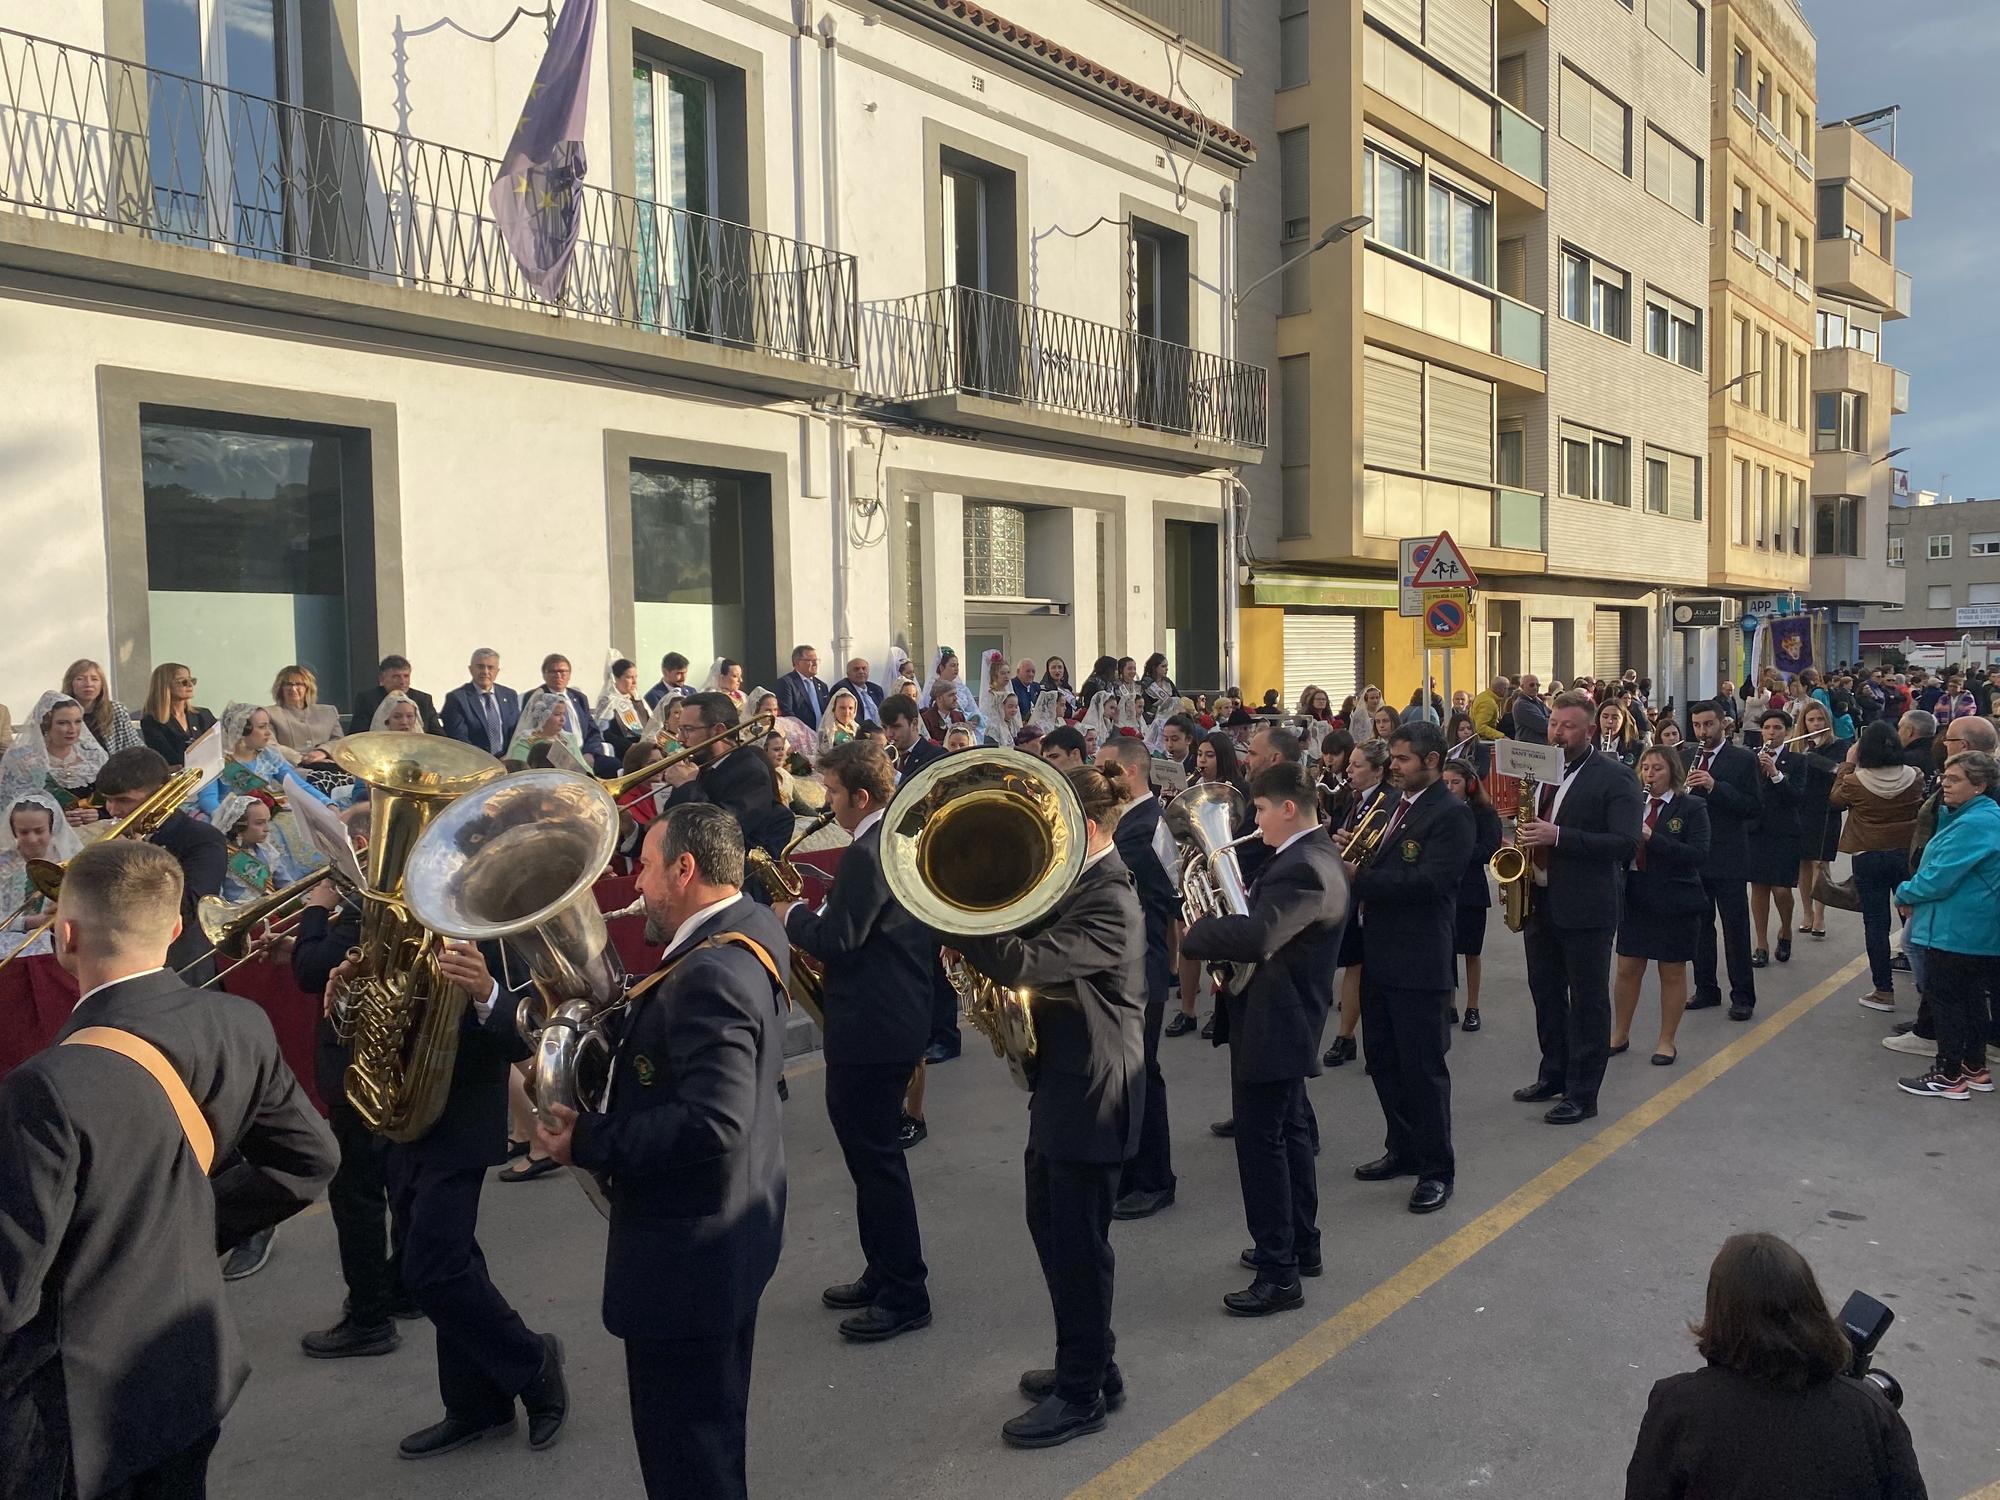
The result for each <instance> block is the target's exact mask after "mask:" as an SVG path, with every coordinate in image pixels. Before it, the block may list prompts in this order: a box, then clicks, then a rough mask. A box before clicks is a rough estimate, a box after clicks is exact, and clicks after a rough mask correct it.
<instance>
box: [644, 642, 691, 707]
mask: <svg viewBox="0 0 2000 1500" xmlns="http://www.w3.org/2000/svg"><path fill="white" fill-rule="evenodd" d="M693 691H694V689H693V688H691V687H689V686H688V659H687V658H686V657H685V656H682V655H681V654H680V652H678V651H669V652H668V653H667V654H666V655H665V656H663V657H661V658H660V680H659V681H658V682H656V683H654V684H653V685H652V686H651V687H649V688H647V689H646V707H648V708H658V707H659V706H660V700H661V699H662V698H664V697H666V696H667V695H668V694H669V693H672V694H673V695H674V696H675V697H676V698H685V697H686V696H687V695H688V694H689V693H691V692H693Z"/></svg>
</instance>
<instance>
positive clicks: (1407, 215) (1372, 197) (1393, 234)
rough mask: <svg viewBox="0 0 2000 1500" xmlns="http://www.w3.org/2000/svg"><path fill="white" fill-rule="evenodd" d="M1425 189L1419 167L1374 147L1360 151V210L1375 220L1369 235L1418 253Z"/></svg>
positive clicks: (1398, 247)
mask: <svg viewBox="0 0 2000 1500" xmlns="http://www.w3.org/2000/svg"><path fill="white" fill-rule="evenodd" d="M1422 189H1423V174H1422V173H1421V172H1420V171H1419V170H1418V169H1417V168H1416V167H1413V166H1411V165H1410V164H1409V163H1408V162H1403V161H1398V160H1397V159H1396V158H1395V157H1393V156H1391V155H1389V154H1388V153H1387V152H1385V151H1380V150H1378V149H1376V148H1375V147H1374V146H1368V147H1365V148H1364V149H1363V150H1362V153H1361V211H1362V212H1363V213H1364V214H1366V215H1368V216H1369V217H1370V218H1372V219H1373V220H1374V221H1375V222H1374V223H1373V224H1371V225H1370V226H1369V228H1368V238H1370V239H1371V240H1375V241H1377V242H1378V243H1380V244H1384V245H1390V246H1393V247H1394V248H1395V249H1398V250H1403V251H1407V252H1408V253H1409V254H1411V255H1415V254H1416V253H1417V248H1418V247H1417V223H1418V213H1419V209H1418V205H1419V204H1420V203H1421V202H1422V197H1421V193H1422Z"/></svg>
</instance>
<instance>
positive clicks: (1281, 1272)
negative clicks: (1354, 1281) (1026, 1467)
mask: <svg viewBox="0 0 2000 1500" xmlns="http://www.w3.org/2000/svg"><path fill="white" fill-rule="evenodd" d="M1250 796H1251V800H1252V803H1253V805H1254V807H1255V809H1256V811H1255V815H1254V816H1255V819H1256V826H1257V831H1258V832H1259V833H1260V834H1262V835H1263V841H1264V845H1265V847H1266V848H1267V849H1269V850H1270V858H1269V859H1268V860H1267V861H1266V862H1265V864H1264V866H1263V869H1262V871H1261V872H1260V873H1259V874H1258V876H1257V879H1256V881H1255V883H1254V884H1253V885H1252V886H1251V888H1250V891H1249V899H1250V910H1249V911H1248V912H1246V913H1244V914H1243V915H1240V916H1237V915H1222V916H1212V917H1203V918H1201V919H1200V920H1198V921H1196V922H1194V923H1193V924H1191V925H1190V926H1189V927H1188V930H1187V931H1186V932H1185V933H1183V934H1182V935H1181V952H1182V953H1183V954H1185V955H1187V956H1188V957H1190V958H1197V959H1204V960H1229V961H1233V962H1238V963H1254V964H1256V966H1257V968H1256V971H1255V973H1254V974H1253V975H1252V976H1251V979H1250V984H1249V987H1248V988H1247V990H1246V991H1245V992H1244V993H1242V994H1230V993H1226V992H1225V993H1224V994H1223V996H1222V998H1221V1001H1220V1003H1221V1004H1222V1005H1223V1006H1224V1007H1226V1011H1227V1017H1228V1027H1229V1094H1230V1102H1231V1104H1232V1105H1233V1107H1234V1113H1233V1118H1234V1120H1235V1122H1236V1128H1235V1131H1234V1135H1235V1140H1236V1169H1237V1174H1238V1177H1239V1178H1240V1180H1241V1184H1242V1190H1243V1215H1244V1218H1245V1219H1246V1220H1247V1221H1248V1223H1249V1228H1250V1234H1251V1238H1252V1239H1253V1240H1254V1241H1255V1242H1256V1243H1255V1244H1254V1246H1253V1247H1252V1248H1251V1250H1249V1251H1247V1252H1246V1253H1245V1258H1246V1259H1247V1260H1248V1261H1249V1263H1250V1264H1251V1266H1252V1269H1253V1270H1254V1272H1255V1277H1254V1279H1253V1280H1252V1281H1251V1283H1250V1285H1249V1287H1248V1288H1247V1289H1245V1290H1243V1291H1240V1292H1231V1293H1229V1294H1228V1295H1227V1296H1225V1297H1224V1298H1223V1299H1222V1305H1223V1306H1224V1307H1225V1308H1227V1309H1228V1310H1229V1311H1230V1312H1232V1313H1235V1314H1236V1315H1238V1316H1239V1317H1261V1316H1263V1315H1264V1314H1266V1313H1273V1312H1279V1311H1282V1310H1284V1309H1286V1308H1291V1307H1297V1306H1299V1305H1300V1304H1301V1303H1302V1302H1303V1301H1304V1300H1305V1293H1304V1291H1303V1290H1302V1288H1301V1287H1300V1285H1299V1276H1300V1275H1301V1273H1303V1274H1305V1275H1307V1276H1317V1275H1318V1274H1319V1272H1320V1264H1321V1262H1320V1249H1319V1223H1318V1216H1319V1186H1318V1182H1317V1180H1316V1177H1315V1173H1314V1168H1313V1144H1312V1127H1311V1124H1310V1123H1309V1120H1308V1115H1307V1112H1308V1108H1309V1106H1308V1105H1307V1103H1306V1085H1305V1081H1306V1079H1307V1078H1309V1077H1312V1076H1315V1075H1317V1074H1318V1072H1319V1066H1318V1060H1317V1058H1316V1057H1315V1056H1314V1054H1315V1053H1316V1052H1317V1051H1318V1050H1319V1036H1320V1032H1321V1031H1322V1030H1323V1029H1324V1028H1325V1026H1326V1014H1327V1011H1328V1010H1330V1009H1331V1008H1332V1006H1333V969H1334V964H1333V960H1334V956H1335V954H1336V953H1337V952H1338V951H1339V949H1340V933H1341V928H1342V926H1343V924H1344V923H1345V922H1346V919H1347V909H1348V907H1347V901H1348V891H1347V879H1346V877H1345V876H1344V875H1343V874H1342V872H1341V869H1340V857H1339V856H1338V855H1337V854H1336V853H1335V852H1334V849H1333V845H1332V844H1331V843H1330V842H1329V841H1328V840H1326V839H1325V838H1323V837H1320V836H1319V798H1318V793H1317V789H1316V788H1315V787H1314V785H1313V783H1312V779H1311V778H1310V777H1309V776H1307V775H1306V772H1305V769H1304V768H1303V767H1302V766H1300V765H1299V764H1298V763H1297V762H1296V761H1280V762H1278V763H1276V764H1274V765H1270V766H1267V767H1265V768H1264V769H1263V770H1261V771H1259V772H1258V773H1257V774H1256V776H1255V777H1253V778H1252V779H1251V782H1250Z"/></svg>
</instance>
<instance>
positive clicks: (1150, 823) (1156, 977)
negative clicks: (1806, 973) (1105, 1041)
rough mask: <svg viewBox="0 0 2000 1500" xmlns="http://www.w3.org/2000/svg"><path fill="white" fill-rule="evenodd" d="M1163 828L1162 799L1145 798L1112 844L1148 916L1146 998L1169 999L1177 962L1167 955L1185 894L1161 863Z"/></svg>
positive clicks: (1130, 806) (1121, 820) (1131, 808)
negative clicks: (1158, 840)
mask: <svg viewBox="0 0 2000 1500" xmlns="http://www.w3.org/2000/svg"><path fill="white" fill-rule="evenodd" d="M1159 827H1160V799H1159V798H1158V797H1143V798H1140V799H1138V800H1136V801H1133V802H1128V803H1126V804H1125V810H1124V812H1122V813H1120V814H1119V816H1118V824H1117V826H1116V827H1115V828H1113V829H1112V830H1111V842H1112V843H1113V844H1115V845H1117V846H1118V857H1119V858H1120V859H1122V860H1124V861H1125V868H1126V869H1128V870H1130V871H1131V872H1132V882H1133V885H1134V887H1135V888H1136V889H1137V891H1138V893H1139V909H1140V910H1141V911H1142V912H1144V913H1145V914H1146V994H1147V996H1148V998H1150V997H1152V996H1154V995H1158V996H1159V997H1160V998H1161V999H1162V1000H1164V999H1165V998H1166V993H1167V982H1168V980H1169V979H1170V978H1171V977H1172V974H1173V960H1172V958H1171V957H1170V956H1169V954H1168V951H1167V930H1168V928H1170V927H1171V926H1172V925H1173V924H1174V923H1175V922H1176V921H1178V920H1179V919H1180V914H1181V894H1180V891H1179V889H1178V888H1177V887H1176V886H1175V884H1174V880H1173V876H1172V875H1171V874H1170V873H1169V872H1168V870H1167V867H1166V866H1165V865H1164V864H1162V863H1161V862H1160V855H1159V851H1158V850H1156V849H1155V848H1154V847H1153V836H1154V834H1155V833H1156V832H1157V831H1158V830H1159Z"/></svg>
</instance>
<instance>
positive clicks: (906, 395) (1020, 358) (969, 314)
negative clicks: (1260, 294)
mask: <svg viewBox="0 0 2000 1500" xmlns="http://www.w3.org/2000/svg"><path fill="white" fill-rule="evenodd" d="M861 385H862V389H863V390H865V391H867V392H869V393H871V394H873V395H876V396H881V397H884V398H886V399H888V400H892V401H919V400H923V399H925V398H926V397H931V396H941V395H945V394H948V393H952V392H957V393H960V394H964V395H968V396H983V397H988V398H991V399H994V400H1000V401H1014V402H1019V403H1020V404H1021V405H1023V406H1029V407H1036V408H1039V409H1041V410H1044V411H1053V412H1064V413H1068V414H1070V415H1072V416H1079V417H1091V418H1096V419H1098V420H1100V421H1105V422H1111V423H1116V424H1118V425H1119V426H1123V427H1144V428H1151V429H1153V430H1156V431H1159V432H1169V433H1175V434H1179V435H1181V436H1184V437H1194V438H1202V439H1206V440H1209V441H1214V442H1222V443H1232V444H1235V445H1237V446H1239V447H1245V448H1261V447H1263V446H1264V441H1265V424H1266V416H1267V414H1266V401H1267V385H1268V378H1267V376H1266V374H1265V371H1264V370H1263V369H1262V368H1261V367H1259V366H1256V365H1245V364H1238V363H1237V362H1235V361H1234V360H1227V359H1224V358H1222V357H1221V356H1220V355H1216V354H1209V353H1205V352H1203V351H1201V350H1199V349H1190V348H1188V347H1186V346H1185V345H1182V344H1175V343H1170V342H1168V341H1166V340H1164V339H1156V338H1148V337H1146V336H1145V335H1143V334H1138V333H1134V332H1132V331H1131V330H1130V329H1125V328H1117V327H1114V326H1112V325H1111V324H1109V323H1093V322H1091V321H1090V320H1089V319H1087V318H1078V317H1072V316H1071V315H1069V314H1068V313H1056V312H1050V311H1048V310H1047V309H1045V308H1039V307H1032V306H1029V305H1028V304H1026V303H1022V302H1016V301H1014V300H1013V299H1012V298H1010V297H997V296H995V295H993V294H992V293H991V292H982V291H977V290H975V289H973V288H971V287H958V286H955V287H943V288H939V289H937V290H935V291H929V292H919V293H917V294H915V295H914V296H909V297H897V298H894V299H892V300H889V301H882V302H864V303H863V304H862V305H861Z"/></svg>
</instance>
